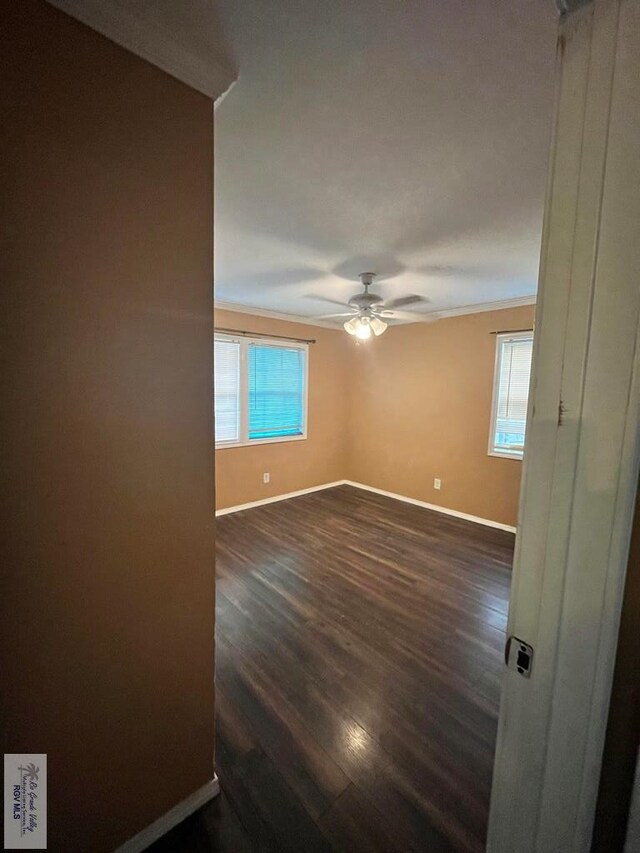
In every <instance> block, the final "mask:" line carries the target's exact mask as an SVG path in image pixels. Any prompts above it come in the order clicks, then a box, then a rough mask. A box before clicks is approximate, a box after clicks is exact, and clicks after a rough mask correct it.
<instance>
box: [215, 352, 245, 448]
mask: <svg viewBox="0 0 640 853" xmlns="http://www.w3.org/2000/svg"><path fill="white" fill-rule="evenodd" d="M214 365H215V368H214V375H215V415H216V442H218V443H219V442H224V441H239V440H240V344H239V343H238V342H237V341H225V340H216V341H215V358H214Z"/></svg>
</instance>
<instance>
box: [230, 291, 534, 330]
mask: <svg viewBox="0 0 640 853" xmlns="http://www.w3.org/2000/svg"><path fill="white" fill-rule="evenodd" d="M535 304H536V295H535V294H532V295H531V296H516V297H514V298H513V299H501V300H499V301H498V302H479V303H477V304H475V305H462V306H460V307H459V308H447V309H445V310H444V311H431V312H430V313H425V314H421V315H418V316H417V319H416V323H419V322H420V321H421V319H424V321H425V322H430V321H433V320H445V319H446V318H447V317H460V316H462V315H463V314H481V313H483V312H485V311H502V310H504V309H506V308H519V307H520V306H522V305H535ZM214 308H215V310H217V311H233V312H235V313H236V314H252V315H253V316H254V317H267V318H269V319H271V320H284V321H286V322H288V323H303V324H305V325H307V326H320V327H321V328H323V329H332V330H333V331H339V330H340V329H341V326H339V325H337V324H334V323H327V322H326V321H325V320H314V318H313V317H303V316H300V315H299V314H283V313H280V312H277V311H268V310H267V309H265V308H254V307H252V306H250V305H238V304H237V303H235V302H219V301H218V300H216V301H215V303H214ZM398 325H413V324H411V323H399V324H398Z"/></svg>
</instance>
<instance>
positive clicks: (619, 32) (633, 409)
mask: <svg viewBox="0 0 640 853" xmlns="http://www.w3.org/2000/svg"><path fill="white" fill-rule="evenodd" d="M523 144H526V140H524V141H523ZM639 317H640V0H594V2H591V3H589V4H587V5H586V6H583V7H582V8H581V9H579V10H578V11H575V12H572V13H570V14H568V15H566V16H565V17H564V18H562V19H561V21H560V27H559V38H558V60H557V95H556V116H555V131H554V138H553V142H552V150H551V158H550V165H549V185H548V192H547V204H546V211H545V225H544V236H543V247H542V265H541V272H540V292H539V300H538V306H537V314H536V327H535V347H534V367H533V375H532V390H531V394H530V412H529V429H528V436H527V450H526V455H525V464H524V476H523V485H522V492H521V504H520V514H519V525H518V536H517V542H516V554H515V565H514V579H513V589H512V599H511V608H510V613H509V627H508V632H509V634H511V635H515V636H516V637H518V638H520V639H521V640H523V641H525V642H526V643H529V644H531V645H532V646H533V647H534V657H533V666H532V672H531V677H530V678H529V679H527V678H525V677H523V676H522V675H520V674H518V673H517V672H515V671H513V670H510V669H509V670H505V682H504V686H503V696H502V706H501V712H500V725H499V732H498V746H497V752H496V763H495V772H494V783H493V791H492V803H491V815H490V824H489V839H488V850H489V851H490V853H532V851H540V853H543V851H544V853H578V851H580V853H582V851H585V853H586V851H588V849H589V842H590V837H591V830H592V821H593V812H594V807H595V801H596V794H597V785H598V777H599V770H600V763H601V755H602V748H603V743H604V732H605V726H606V717H607V708H608V699H609V693H610V686H611V678H612V672H613V664H614V656H615V647H616V640H617V629H618V620H619V613H620V605H621V599H622V591H623V583H624V573H625V568H626V556H627V549H628V544H629V537H630V530H631V520H632V516H633V506H634V500H635V489H636V483H637V474H638V455H639V454H638V450H639V423H640V408H639V390H640V384H639V381H638V380H639V368H640V361H639V358H638V350H639V347H638V320H639Z"/></svg>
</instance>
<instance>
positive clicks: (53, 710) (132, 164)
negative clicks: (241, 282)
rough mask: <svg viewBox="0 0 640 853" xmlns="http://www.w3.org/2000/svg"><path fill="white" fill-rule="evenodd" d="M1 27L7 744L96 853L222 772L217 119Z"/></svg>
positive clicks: (112, 50) (187, 101)
mask: <svg viewBox="0 0 640 853" xmlns="http://www.w3.org/2000/svg"><path fill="white" fill-rule="evenodd" d="M0 32H1V37H2V48H1V50H0V56H1V60H0V61H1V63H2V72H1V73H2V85H1V86H0V108H1V116H2V134H0V136H1V138H2V152H1V153H0V198H1V199H2V203H1V210H2V222H1V223H0V240H1V241H2V246H1V250H0V265H1V268H0V281H1V284H2V297H1V307H0V323H1V326H2V328H1V330H0V340H1V342H2V343H1V346H2V363H3V368H2V414H3V418H2V420H3V440H2V472H3V473H2V478H1V479H0V483H1V486H0V493H1V502H2V521H3V549H2V560H3V567H2V573H1V576H0V577H1V580H0V587H1V589H0V601H1V605H0V606H1V607H2V624H3V628H4V630H5V634H4V637H3V641H2V651H3V661H2V664H1V672H2V685H3V719H2V741H3V744H2V745H3V750H4V751H10V752H46V753H47V754H48V766H49V779H48V781H49V847H48V849H49V850H52V851H89V850H90V851H92V853H101V851H108V850H112V849H113V848H114V847H116V846H117V845H119V844H121V843H122V842H124V841H125V840H126V839H127V838H129V837H131V836H132V835H134V834H135V833H137V832H138V831H140V830H141V829H143V828H144V827H146V826H147V825H148V824H149V823H151V822H152V821H154V820H155V819H156V818H158V817H159V816H161V815H162V814H163V813H165V812H166V811H167V810H168V809H170V808H171V807H172V806H174V805H175V804H176V803H178V802H179V801H181V800H183V799H184V798H185V797H187V796H189V795H190V794H191V793H193V792H194V791H195V790H197V789H198V788H199V787H201V786H202V785H204V784H205V783H206V782H207V781H208V780H210V779H211V778H212V773H213V704H214V682H213V676H214V671H213V669H214V664H213V643H214V571H213V513H212V511H211V510H212V505H213V501H214V488H213V475H212V457H213V453H212V442H213V423H212V421H213V418H212V402H211V382H212V330H211V312H212V310H213V306H212V252H213V246H212V238H213V220H212V173H213V162H212V158H213V153H212V134H213V129H212V122H213V110H212V104H211V102H210V101H209V100H208V99H207V98H205V97H204V96H203V95H200V94H197V93H196V92H194V91H191V90H190V89H189V88H187V87H186V86H184V85H182V84H181V83H179V82H178V81H176V80H174V79H173V78H171V77H169V76H167V75H166V74H164V73H163V72H161V71H159V70H158V69H156V68H154V67H152V66H151V65H149V64H147V63H146V62H144V61H142V60H140V59H138V58H136V57H134V56H133V55H131V54H129V53H127V52H126V51H124V50H122V49H121V48H119V47H117V46H116V45H114V44H113V43H111V42H109V41H107V40H106V39H104V38H102V37H101V36H99V35H97V34H96V33H94V32H93V31H91V30H89V29H88V28H86V27H84V26H83V25H81V24H80V23H78V22H76V21H74V20H72V19H71V18H69V17H67V16H65V15H64V14H63V13H61V12H59V11H58V10H56V9H54V8H52V7H51V6H49V5H47V4H46V3H44V2H40V0H20V2H19V3H11V2H5V3H2V5H1V6H0Z"/></svg>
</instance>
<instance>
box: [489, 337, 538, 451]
mask: <svg viewBox="0 0 640 853" xmlns="http://www.w3.org/2000/svg"><path fill="white" fill-rule="evenodd" d="M532 352H533V332H517V333H514V334H508V333H505V334H501V335H498V336H497V342H496V368H495V376H494V382H493V405H492V411H491V433H490V436H489V455H490V456H507V457H509V458H511V459H522V456H523V452H524V437H525V432H526V425H527V404H528V401H529V379H530V376H531V354H532Z"/></svg>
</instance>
